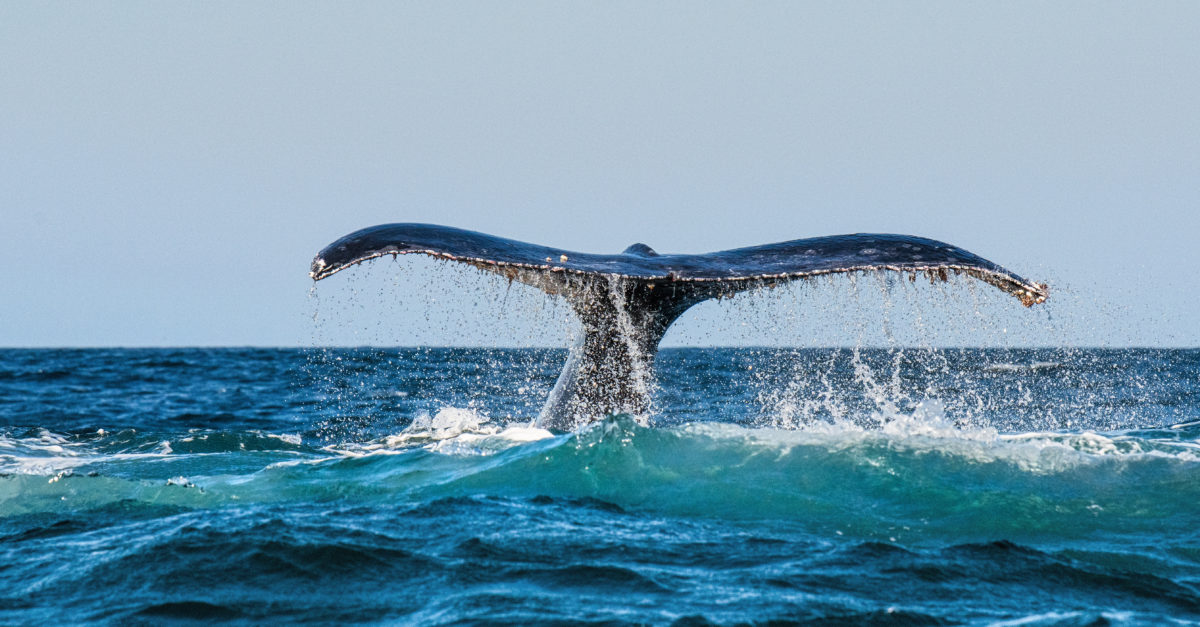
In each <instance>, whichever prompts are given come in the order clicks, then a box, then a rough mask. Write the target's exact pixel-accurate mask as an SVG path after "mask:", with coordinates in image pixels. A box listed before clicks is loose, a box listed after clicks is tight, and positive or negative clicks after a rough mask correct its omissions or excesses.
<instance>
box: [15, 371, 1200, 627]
mask: <svg viewBox="0 0 1200 627" xmlns="http://www.w3.org/2000/svg"><path fill="white" fill-rule="evenodd" d="M564 357H565V354H564V353H563V352H562V351H547V350H536V349H511V350H498V349H496V350H484V349H471V350H467V349H424V350H418V349H391V350H385V349H357V350H354V349H342V350H325V351H321V350H307V351H305V350H271V349H240V350H234V349H228V350H205V349H161V350H108V349H105V350H3V351H0V623H4V624H45V623H49V622H66V623H76V622H88V621H99V622H112V623H121V624H129V623H139V622H141V623H146V624H157V623H161V622H163V621H171V620H187V619H198V620H221V621H232V622H243V623H253V624H257V623H263V622H311V623H354V622H384V623H477V622H492V623H501V624H504V623H507V624H529V623H539V622H541V623H546V622H560V621H565V622H597V623H606V624H639V623H649V624H671V623H676V624H741V623H753V624H759V623H762V624H767V623H771V624H785V623H789V622H797V623H817V624H915V625H926V624H964V623H965V624H989V623H1009V624H1023V625H1024V624H1034V625H1081V624H1111V623H1115V624H1162V623H1164V622H1174V623H1196V622H1200V351H1195V350H1040V351H1035V350H1027V351H1019V350H923V351H910V352H908V353H905V352H900V351H886V350H860V351H853V350H834V349H828V350H826V349H806V350H798V351H790V350H780V349H770V350H768V349H674V350H672V349H668V350H664V351H663V352H662V353H661V354H660V356H659V360H658V364H659V369H660V376H659V388H660V389H659V393H658V394H657V401H656V403H657V406H656V408H655V412H654V414H653V415H652V416H650V417H649V418H648V419H643V420H641V421H639V420H635V419H634V418H631V417H623V416H619V417H613V418H610V419H608V420H606V421H604V422H601V423H598V424H596V425H594V426H593V427H591V428H589V429H586V430H584V431H581V432H578V433H573V434H563V433H551V432H547V431H543V430H540V429H536V428H533V427H532V426H531V425H530V424H529V423H530V419H531V418H532V417H533V416H535V415H536V413H537V410H538V409H539V408H540V405H541V402H542V400H543V399H544V398H545V395H546V393H547V392H548V390H549V388H550V387H551V386H552V385H553V382H554V377H555V376H556V375H557V371H558V368H559V367H560V365H561V362H562V360H563V359H564Z"/></svg>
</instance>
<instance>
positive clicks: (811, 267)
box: [310, 224, 1048, 430]
mask: <svg viewBox="0 0 1200 627" xmlns="http://www.w3.org/2000/svg"><path fill="white" fill-rule="evenodd" d="M411 253H422V254H427V255H432V256H434V257H439V258H443V259H449V260H453V261H458V262H462V263H467V264H470V265H472V266H475V267H477V268H479V269H481V270H486V271H488V272H494V273H496V274H499V275H501V276H504V277H506V278H508V279H509V280H510V281H519V282H521V283H526V284H529V285H533V286H535V287H538V288H539V289H541V290H543V291H545V292H546V293H548V294H553V295H558V296H562V297H563V298H565V299H566V300H567V302H568V303H570V305H571V307H572V309H574V311H575V313H576V314H577V315H578V317H579V320H580V322H581V324H582V326H583V330H582V331H583V332H582V333H581V334H580V338H579V341H578V342H577V344H576V345H575V346H574V347H573V348H572V349H571V352H570V356H569V357H568V359H567V363H566V365H565V366H564V367H563V370H562V373H561V374H560V375H559V377H558V381H557V383H556V384H555V386H554V389H553V391H552V392H551V393H550V397H549V398H548V399H547V401H546V404H545V406H544V407H543V408H542V411H541V413H540V415H539V417H538V424H539V425H540V426H544V427H547V428H554V429H562V430H570V429H574V428H576V427H579V426H582V425H583V424H587V423H588V422H591V421H593V420H595V419H598V418H602V417H604V416H607V415H611V414H615V413H631V414H635V415H636V414H642V413H644V412H646V411H647V410H648V409H649V407H650V400H651V392H652V389H653V366H654V355H655V353H656V352H657V351H658V343H659V341H660V340H662V337H663V335H664V334H665V333H666V331H667V328H668V327H670V325H671V323H672V322H674V321H675V320H676V319H677V318H678V317H679V316H680V315H682V314H683V312H685V311H687V309H688V308H689V307H691V306H692V305H695V304H696V303H699V302H701V301H704V300H707V299H709V298H723V297H728V296H732V295H734V294H736V293H738V292H742V291H745V290H750V289H757V288H763V287H774V286H775V285H778V284H780V283H784V282H788V281H793V280H796V279H803V278H811V277H816V276H821V275H827V274H835V273H848V272H862V271H870V270H886V271H894V272H901V273H907V274H909V275H910V277H911V278H913V279H915V278H916V277H917V276H918V275H920V274H924V275H925V276H927V277H928V278H929V279H930V280H943V281H944V280H947V279H948V278H949V275H951V274H966V275H967V276H970V277H973V278H976V279H979V280H981V281H984V282H986V283H988V284H990V285H993V286H995V287H997V288H999V289H1001V290H1003V291H1005V292H1007V293H1009V294H1012V295H1013V296H1015V297H1017V298H1018V299H1020V301H1021V303H1022V304H1024V305H1025V306H1027V307H1028V306H1032V305H1034V304H1037V303H1041V302H1043V301H1045V300H1046V297H1047V295H1048V293H1047V288H1046V286H1045V285H1042V284H1038V283H1033V282H1031V281H1028V280H1026V279H1023V278H1021V277H1020V276H1017V275H1016V274H1013V273H1012V272H1009V271H1008V270H1006V269H1004V268H1002V267H1000V266H998V265H996V264H994V263H992V262H990V261H988V260H986V259H983V258H982V257H979V256H977V255H974V254H972V253H970V252H967V251H965V250H963V249H961V248H958V247H956V246H952V245H950V244H946V243H944V242H939V241H936V240H931V239H925V238H920V237H912V236H908V235H887V234H854V235H836V236H830V237H816V238H809V239H800V240H792V241H789V242H780V243H777V244H767V245H764V246H753V247H748V248H739V249H734V250H727V251H721V252H715V253H708V254H701V255H660V254H658V253H656V252H655V251H654V250H653V249H651V248H650V247H649V246H646V245H645V244H634V245H633V246H630V247H629V248H627V249H626V250H625V251H624V252H622V253H621V254H618V255H597V254H589V253H577V252H572V251H566V250H562V249H557V248H550V247H546V246H539V245H535V244H527V243H525V242H519V241H515V240H510V239H505V238H501V237H494V236H491V235H487V234H484V233H477V232H474V231H467V230H463V229H456V228H452V227H446V226H438V225H431V224H383V225H379V226H374V227H369V228H366V229H362V230H360V231H356V232H354V233H351V234H349V235H347V236H345V237H343V238H341V239H339V240H337V241H335V242H333V243H332V244H330V245H329V246H327V247H326V248H325V249H323V250H322V251H321V252H320V253H318V254H317V256H316V258H314V259H313V263H312V269H311V272H310V275H311V276H312V278H313V279H314V280H318V281H319V280H321V279H324V278H326V277H328V276H330V275H332V274H334V273H336V272H338V271H340V270H342V269H344V268H347V267H349V266H352V265H355V264H358V263H362V262H363V261H367V260H369V259H374V258H376V257H382V256H385V255H402V254H411Z"/></svg>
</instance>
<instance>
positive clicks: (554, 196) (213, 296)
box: [0, 1, 1200, 346]
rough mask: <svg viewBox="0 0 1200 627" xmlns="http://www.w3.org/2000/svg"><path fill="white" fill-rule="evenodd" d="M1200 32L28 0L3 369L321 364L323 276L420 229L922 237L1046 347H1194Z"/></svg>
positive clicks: (878, 16) (935, 5)
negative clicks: (1046, 317)
mask: <svg viewBox="0 0 1200 627" xmlns="http://www.w3.org/2000/svg"><path fill="white" fill-rule="evenodd" d="M1197 32H1200V3H1195V2H1144V3H1129V2H1122V3H1103V2H1086V3H1073V2H1056V3H1041V2H1030V3H1024V2H988V3H982V2H981V3H968V2H957V1H956V2H912V3H883V2H880V3H847V2H822V3H812V2H810V3H802V2H787V3H778V4H776V3H766V2H764V3H719V4H718V3H696V2H678V3H668V2H663V3H653V4H651V3H643V2H631V3H621V2H615V3H614V2H605V3H594V4H582V3H559V2H547V3H534V2H528V3H469V4H464V3H445V2H429V3H418V4H414V3H399V2H379V3H333V2H329V3H309V2H278V3H262V2H171V3H164V2H119V3H116V2H95V3H41V2H38V3H32V2H20V1H12V2H4V3H2V4H0V213H2V219H0V244H2V245H3V250H4V253H5V268H6V271H5V273H4V274H5V281H4V284H3V287H2V288H0V346H42V345H53V346H63V345H66V346H74V345H80V346H93V345H246V344H250V345H284V346H288V345H297V344H299V345H303V344H306V343H307V342H308V341H309V340H310V338H311V337H312V334H313V330H312V325H313V323H312V320H311V316H312V313H313V304H312V303H311V302H310V299H309V295H308V292H309V287H310V284H311V282H310V280H309V279H308V277H307V275H306V272H307V269H308V263H309V261H310V260H311V258H312V256H313V254H314V253H315V252H316V251H317V250H318V249H320V248H321V247H322V246H324V245H325V244H326V243H328V242H329V241H331V240H332V239H334V238H336V237H338V236H340V235H343V234H345V233H346V232H349V231H352V230H355V229H358V228H360V227H364V226H368V225H372V224H377V223H382V222H400V221H404V222H408V221H412V222H435V223H442V224H449V225H454V226H460V227H464V228H471V229H475V230H480V231H485V232H489V233H494V234H498V235H503V236H507V237H512V238H516V239H522V240H526V241H533V242H538V243H543V244H548V245H554V246H560V247H564V248H568V249H574V250H583V251H594V252H602V251H613V252H616V251H620V250H622V249H623V248H625V246H627V245H628V244H630V243H632V242H634V241H644V242H646V243H648V244H650V245H651V246H653V247H655V248H656V249H658V250H660V251H664V252H703V251H708V250H719V249H725V248H733V247H738V246H746V245H752V244H759V243H765V242H771V241H779V240H786V239H794V238H799V237H807V236H814V235H827V234H834V233H844V232H859V231H874V232H899V233H911V234H916V235H923V236H928V237H933V238H937V239H943V240H946V241H950V242H953V243H955V244H958V245H960V246H963V247H965V248H967V249H968V250H971V251H973V252H976V253H978V254H981V255H983V256H985V257H988V258H990V259H992V260H994V261H996V262H999V263H1001V264H1003V265H1005V266H1007V267H1009V268H1011V269H1013V270H1015V271H1017V272H1019V273H1021V274H1024V275H1026V276H1030V277H1033V278H1036V279H1040V280H1046V281H1048V282H1050V283H1051V285H1052V287H1053V288H1054V289H1055V290H1056V292H1055V296H1052V299H1055V300H1054V302H1052V304H1054V305H1055V306H1056V308H1055V309H1052V310H1051V311H1052V313H1053V316H1054V319H1055V320H1056V324H1058V325H1059V329H1060V330H1059V331H1058V334H1059V335H1058V337H1055V338H1052V341H1051V342H1050V343H1057V342H1067V343H1077V344H1117V345H1123V344H1166V345H1187V346H1195V345H1200V313H1198V311H1197V307H1196V305H1195V304H1194V301H1195V299H1196V296H1197V295H1198V294H1200V289H1198V288H1200V275H1198V274H1197V273H1196V272H1195V270H1194V268H1196V267H1197V265H1198V262H1200V247H1198V246H1197V245H1196V238H1197V235H1198V234H1200V217H1198V214H1200V212H1198V209H1200V114H1198V113H1197V112H1200V37H1198V36H1197ZM389 263H390V262H389ZM339 276H340V275H339ZM336 280H338V277H335V278H333V279H330V280H329V281H327V282H323V283H322V285H321V290H325V289H326V286H325V285H324V283H332V282H333V281H336ZM363 280H373V279H369V277H368V279H363ZM427 287H428V286H427ZM329 289H341V288H338V287H331V288H329ZM384 291H386V290H384ZM453 291H454V290H448V293H447V294H446V299H448V300H449V301H450V302H451V305H454V302H453V301H454V299H455V298H459V299H476V300H478V299H481V298H482V299H483V300H490V299H492V298H493V297H489V296H486V292H487V290H483V293H484V294H485V295H484V296H481V295H480V292H479V290H473V291H472V292H471V293H469V294H466V295H463V296H458V297H455V296H454V295H453ZM372 294H374V293H372ZM383 296H384V297H386V298H395V297H396V296H395V294H391V293H388V294H383ZM493 296H494V297H495V298H499V296H496V295H493ZM372 297H373V296H372ZM442 302H446V301H445V299H444V300H443V301H442ZM460 304H461V303H460ZM1012 308H1013V310H1014V311H1015V312H1016V313H1015V314H1012V315H1018V314H1024V313H1026V312H1024V311H1023V310H1021V309H1020V307H1019V306H1016V305H1015V301H1014V302H1013V303H1012ZM420 309H421V299H420V298H419V297H417V298H415V299H414V300H413V301H411V302H409V303H407V306H405V307H396V308H393V309H392V310H391V316H392V319H391V322H390V324H395V325H398V326H399V327H401V328H404V327H405V325H407V324H408V323H409V322H410V321H411V322H412V325H410V326H416V327H420V326H421V325H420V320H421V316H422V314H421V311H420ZM331 313H332V312H330V311H329V310H324V311H322V314H323V315H330V314H331ZM1002 315H1009V314H1008V313H1004V314H1002ZM1037 315H1041V314H1037ZM818 317H819V316H818ZM825 322H827V323H829V322H830V321H828V320H826V321H825ZM466 323H467V324H469V321H467V322H466ZM698 324H700V325H701V327H702V331H701V332H700V333H699V335H700V336H702V337H712V336H714V335H715V336H720V335H721V330H720V328H718V327H719V323H713V322H707V323H704V322H701V323H698ZM704 324H708V325H709V328H708V330H707V331H704V330H703V327H704ZM714 324H715V325H718V326H716V327H714V326H712V325H714ZM832 324H836V321H833V322H832ZM328 333H329V334H328V335H327V336H326V337H325V339H326V340H328V341H334V342H342V341H353V338H352V335H353V334H352V333H350V332H349V331H346V332H345V333H348V334H349V335H345V336H344V337H343V335H339V333H343V331H338V330H336V329H335V330H333V331H330V332H328ZM429 333H431V335H430V336H429V337H427V338H424V339H425V340H426V341H428V342H430V343H439V342H442V341H447V342H448V341H453V340H454V339H455V338H456V337H460V336H459V335H458V334H457V332H456V330H455V329H453V328H445V327H444V326H443V327H440V328H435V329H433V330H432V331H430V332H429ZM964 341H967V342H968V343H969V341H970V338H969V337H968V338H966V339H965V340H964ZM1030 341H1031V342H1032V343H1039V342H1038V341H1037V338H1032V339H1031V340H1030Z"/></svg>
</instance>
